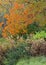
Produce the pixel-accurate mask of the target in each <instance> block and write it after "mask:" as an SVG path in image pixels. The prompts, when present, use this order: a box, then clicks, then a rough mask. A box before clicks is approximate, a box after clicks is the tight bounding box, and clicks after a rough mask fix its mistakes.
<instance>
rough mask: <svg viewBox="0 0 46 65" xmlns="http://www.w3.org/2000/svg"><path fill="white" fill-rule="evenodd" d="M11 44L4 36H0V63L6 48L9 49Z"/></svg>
mask: <svg viewBox="0 0 46 65" xmlns="http://www.w3.org/2000/svg"><path fill="white" fill-rule="evenodd" d="M12 47H13V46H12V44H11V43H10V42H9V41H8V40H7V39H4V38H0V64H1V65H3V60H4V58H5V53H6V52H7V50H8V49H11V48H12Z"/></svg>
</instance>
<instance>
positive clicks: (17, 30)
mask: <svg viewBox="0 0 46 65" xmlns="http://www.w3.org/2000/svg"><path fill="white" fill-rule="evenodd" d="M30 11H31V9H30V7H26V6H24V4H19V3H17V2H15V3H14V6H13V8H11V9H10V11H9V13H8V14H5V15H4V18H6V19H7V21H6V26H5V27H4V29H3V32H2V35H3V36H4V37H7V36H8V33H9V34H11V35H16V34H24V33H27V30H26V28H27V26H28V25H29V24H31V23H32V22H33V21H32V20H33V18H34V14H33V13H31V12H30Z"/></svg>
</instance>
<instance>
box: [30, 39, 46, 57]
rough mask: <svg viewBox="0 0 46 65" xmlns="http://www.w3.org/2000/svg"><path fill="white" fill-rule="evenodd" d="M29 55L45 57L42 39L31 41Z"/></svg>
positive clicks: (44, 45) (45, 52)
mask: <svg viewBox="0 0 46 65" xmlns="http://www.w3.org/2000/svg"><path fill="white" fill-rule="evenodd" d="M29 53H30V54H31V55H33V56H37V55H46V41H45V40H44V39H39V40H35V41H34V40H33V41H32V42H31V43H30V50H29Z"/></svg>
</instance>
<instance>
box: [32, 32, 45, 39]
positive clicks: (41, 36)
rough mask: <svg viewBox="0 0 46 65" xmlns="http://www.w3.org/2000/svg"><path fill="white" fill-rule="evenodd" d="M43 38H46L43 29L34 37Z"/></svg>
mask: <svg viewBox="0 0 46 65" xmlns="http://www.w3.org/2000/svg"><path fill="white" fill-rule="evenodd" d="M41 38H46V32H45V31H41V32H36V34H35V35H34V36H33V39H34V40H36V39H41Z"/></svg>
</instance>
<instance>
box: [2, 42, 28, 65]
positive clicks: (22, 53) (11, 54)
mask: <svg viewBox="0 0 46 65" xmlns="http://www.w3.org/2000/svg"><path fill="white" fill-rule="evenodd" d="M26 46H27V45H26V44H25V43H24V44H22V43H21V44H19V45H17V46H16V47H15V48H12V49H11V50H8V51H7V53H6V54H5V55H6V57H5V60H4V62H3V63H4V65H14V64H16V63H17V61H18V59H20V58H22V57H26V56H28V53H27V51H26V49H25V47H26Z"/></svg>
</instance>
